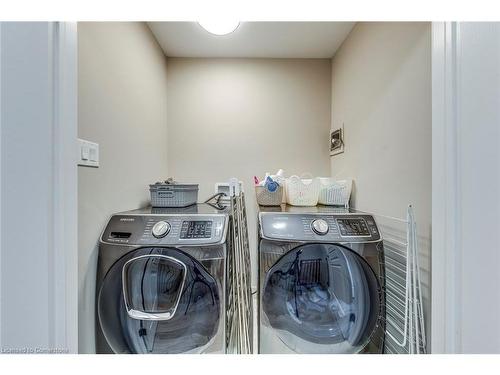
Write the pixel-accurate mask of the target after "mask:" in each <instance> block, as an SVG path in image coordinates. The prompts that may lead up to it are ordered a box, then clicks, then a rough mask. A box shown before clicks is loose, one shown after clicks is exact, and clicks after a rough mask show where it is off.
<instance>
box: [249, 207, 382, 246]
mask: <svg viewBox="0 0 500 375" xmlns="http://www.w3.org/2000/svg"><path fill="white" fill-rule="evenodd" d="M259 224H260V234H261V237H262V238H266V239H273V240H283V241H314V242H351V243H354V242H372V241H379V240H380V239H381V236H380V232H379V229H378V227H377V224H376V223H375V220H374V218H373V216H371V215H367V214H351V213H350V214H294V213H281V212H280V213H273V212H261V213H260V214H259Z"/></svg>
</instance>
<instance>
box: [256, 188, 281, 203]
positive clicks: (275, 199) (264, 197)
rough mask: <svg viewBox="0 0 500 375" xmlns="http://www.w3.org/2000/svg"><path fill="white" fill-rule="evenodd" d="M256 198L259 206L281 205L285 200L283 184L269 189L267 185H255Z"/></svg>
mask: <svg viewBox="0 0 500 375" xmlns="http://www.w3.org/2000/svg"><path fill="white" fill-rule="evenodd" d="M255 198H256V200H257V204H258V205H259V206H280V205H281V203H282V202H283V186H281V185H280V186H278V188H277V189H276V191H269V190H267V187H265V186H255Z"/></svg>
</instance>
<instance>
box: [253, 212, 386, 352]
mask: <svg viewBox="0 0 500 375" xmlns="http://www.w3.org/2000/svg"><path fill="white" fill-rule="evenodd" d="M258 225H259V231H258V232H259V239H258V253H259V317H258V319H259V333H258V334H259V353H318V354H319V353H325V354H328V353H330V354H333V353H340V354H350V353H382V352H383V346H384V336H385V272H384V249H383V242H382V237H381V234H380V231H379V228H378V226H377V224H376V222H375V219H374V218H373V216H372V215H369V214H366V213H362V212H356V211H354V210H349V209H344V208H340V209H339V208H334V207H328V206H317V207H292V206H286V205H283V206H281V207H267V208H266V207H260V209H259V214H258Z"/></svg>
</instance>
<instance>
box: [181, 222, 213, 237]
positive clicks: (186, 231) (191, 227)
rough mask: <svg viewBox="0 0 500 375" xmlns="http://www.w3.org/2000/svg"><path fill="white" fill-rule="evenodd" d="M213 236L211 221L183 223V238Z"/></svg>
mask: <svg viewBox="0 0 500 375" xmlns="http://www.w3.org/2000/svg"><path fill="white" fill-rule="evenodd" d="M211 236H212V222H211V221H183V222H182V227H181V238H182V239H187V238H210V237H211Z"/></svg>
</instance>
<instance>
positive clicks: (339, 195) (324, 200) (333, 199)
mask: <svg viewBox="0 0 500 375" xmlns="http://www.w3.org/2000/svg"><path fill="white" fill-rule="evenodd" d="M319 183H320V191H319V198H318V202H319V203H320V204H324V205H327V206H344V207H349V199H350V198H351V190H352V180H350V179H346V180H335V179H334V178H330V177H320V178H319Z"/></svg>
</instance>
